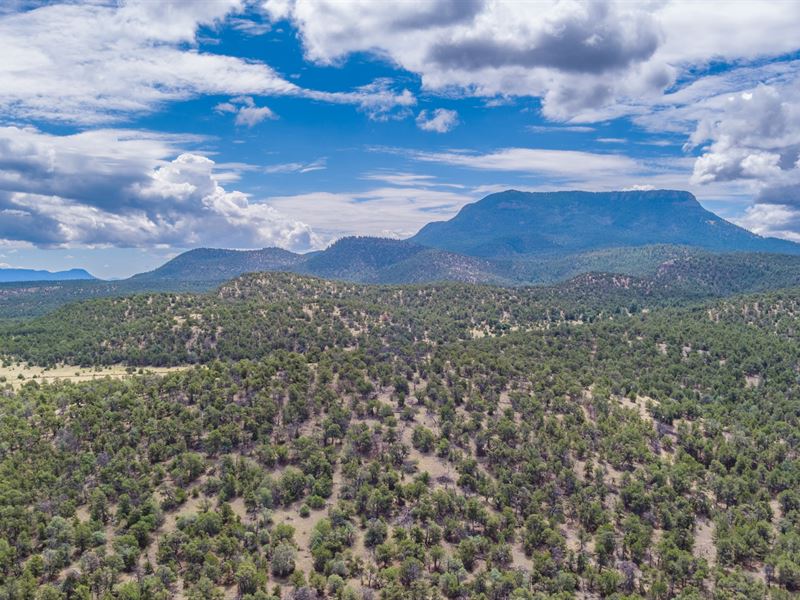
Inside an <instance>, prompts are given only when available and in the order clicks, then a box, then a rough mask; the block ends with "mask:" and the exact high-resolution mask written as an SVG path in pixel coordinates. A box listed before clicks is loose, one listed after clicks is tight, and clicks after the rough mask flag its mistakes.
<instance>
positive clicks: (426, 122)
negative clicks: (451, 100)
mask: <svg viewBox="0 0 800 600" xmlns="http://www.w3.org/2000/svg"><path fill="white" fill-rule="evenodd" d="M457 125H458V113H457V112H456V111H454V110H448V109H446V108H437V109H436V110H433V111H427V110H423V111H421V112H420V113H419V114H418V115H417V127H419V128H420V129H422V130H423V131H435V132H436V133H447V132H448V131H452V130H453V129H454V128H455V127H456V126H457Z"/></svg>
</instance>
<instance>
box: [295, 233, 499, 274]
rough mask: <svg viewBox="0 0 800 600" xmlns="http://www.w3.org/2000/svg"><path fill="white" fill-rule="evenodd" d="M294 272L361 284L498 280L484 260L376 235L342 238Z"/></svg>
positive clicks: (310, 257)
mask: <svg viewBox="0 0 800 600" xmlns="http://www.w3.org/2000/svg"><path fill="white" fill-rule="evenodd" d="M294 270H295V271H296V272H298V273H303V274H306V275H315V276H317V277H324V278H327V279H342V280H346V281H357V282H361V283H415V282H421V281H443V280H450V281H464V282H470V283H475V282H489V281H491V282H499V280H500V277H498V276H497V275H496V274H495V273H494V272H493V270H494V265H492V264H491V263H489V262H488V261H485V260H481V259H478V258H474V257H471V256H462V255H458V254H453V253H452V252H445V251H443V250H437V249H433V248H428V247H426V246H421V245H419V244H413V243H411V242H406V241H403V240H392V239H387V238H376V237H347V238H342V239H340V240H338V241H337V242H335V243H334V244H332V245H331V246H329V247H328V248H327V249H325V250H324V251H322V252H316V253H313V254H310V255H308V258H307V259H306V260H304V261H303V262H302V263H300V264H298V265H297V268H296V269H294Z"/></svg>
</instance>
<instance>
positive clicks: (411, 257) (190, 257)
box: [132, 190, 800, 284]
mask: <svg viewBox="0 0 800 600" xmlns="http://www.w3.org/2000/svg"><path fill="white" fill-rule="evenodd" d="M708 252H716V253H729V252H767V253H779V254H792V255H799V254H800V244H795V243H793V242H789V241H786V240H780V239H776V238H764V237H761V236H758V235H755V234H753V233H751V232H749V231H747V230H745V229H742V228H741V227H738V226H736V225H734V224H733V223H730V222H728V221H726V220H724V219H722V218H720V217H718V216H717V215H715V214H714V213H712V212H709V211H707V210H706V209H704V208H703V207H702V206H701V205H700V203H699V202H698V201H697V200H696V199H695V197H694V196H693V195H692V194H690V193H688V192H679V191H672V190H658V191H632V192H605V193H594V192H552V193H550V192H547V193H529V192H519V191H516V190H509V191H506V192H501V193H498V194H492V195H490V196H487V197H485V198H484V199H483V200H480V201H479V202H475V203H474V204H469V205H467V206H465V207H464V208H463V209H461V211H460V212H459V213H458V214H457V215H456V216H455V217H453V218H452V219H450V220H449V221H444V222H436V223H429V224H428V225H426V226H425V227H423V228H422V229H421V230H420V231H419V233H417V234H416V235H415V236H413V237H412V238H410V239H408V240H391V239H385V238H373V237H351V238H344V239H341V240H339V241H337V242H336V243H334V244H332V245H331V246H330V247H328V248H327V249H325V250H323V251H320V252H311V253H309V254H304V255H301V254H293V253H291V252H287V251H286V250H279V249H277V248H266V249H263V250H250V251H236V250H212V249H205V248H203V249H197V250H191V251H189V252H186V253H184V254H181V255H180V256H178V257H176V258H174V259H173V260H171V261H169V262H168V263H166V264H165V265H163V266H161V267H159V268H158V269H155V270H154V271H150V272H149V273H142V274H140V275H136V276H135V277H133V278H132V280H134V281H137V282H138V283H140V284H142V283H145V282H148V281H152V282H155V281H162V282H163V281H170V280H171V281H193V282H197V281H208V282H219V283H221V282H222V281H225V280H227V279H230V278H232V277H236V276H238V275H241V274H242V273H246V272H250V271H292V272H296V273H302V274H305V275H315V276H318V277H325V278H329V279H343V280H348V281H358V282H362V283H415V282H422V281H437V280H453V281H467V282H484V283H501V284H521V283H545V282H552V281H559V280H563V279H567V278H569V277H573V276H575V275H577V274H579V273H585V272H588V271H610V272H617V273H626V274H632V275H641V274H646V273H648V272H652V271H653V270H654V269H655V268H657V267H658V265H659V264H661V263H662V262H664V261H667V260H673V259H682V258H685V257H686V256H689V255H697V254H698V253H708Z"/></svg>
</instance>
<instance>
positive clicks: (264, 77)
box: [0, 0, 413, 125]
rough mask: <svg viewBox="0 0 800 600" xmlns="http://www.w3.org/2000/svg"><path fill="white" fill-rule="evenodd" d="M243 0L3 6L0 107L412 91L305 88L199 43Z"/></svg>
mask: <svg viewBox="0 0 800 600" xmlns="http://www.w3.org/2000/svg"><path fill="white" fill-rule="evenodd" d="M247 4H248V3H246V2H245V0H204V1H203V2H186V1H185V0H164V1H159V2H151V1H149V0H128V1H127V2H122V3H117V2H108V3H104V2H90V3H72V2H68V3H62V4H49V3H47V4H44V5H43V6H40V7H38V8H35V9H33V10H27V11H19V12H8V13H5V14H4V13H3V12H0V56H3V60H2V61H0V111H2V113H4V114H5V115H10V116H12V117H15V118H23V119H38V120H46V121H63V122H69V123H78V124H98V123H108V122H113V121H118V120H122V119H124V118H126V117H128V116H130V115H136V114H140V113H147V112H151V111H153V110H155V109H157V108H158V107H159V106H160V105H162V104H163V103H165V102H170V101H176V100H185V99H188V98H192V97H195V96H199V95H241V96H246V95H261V96H285V95H289V96H297V97H309V98H312V99H315V100H321V101H326V102H336V103H343V104H354V105H356V106H358V107H360V108H365V107H368V106H372V105H376V106H378V105H379V106H380V107H381V108H380V109H379V111H380V112H383V113H388V112H389V111H390V110H391V108H393V106H394V104H395V103H396V104H399V105H401V106H407V105H408V103H409V102H410V101H412V99H413V96H411V95H410V92H408V91H400V92H395V93H392V92H391V90H389V89H388V87H387V86H386V84H385V83H382V82H379V83H378V84H377V85H376V89H370V88H369V87H364V88H361V89H358V90H354V91H350V92H317V91H315V90H307V89H304V88H301V87H300V86H298V85H296V84H294V83H291V82H289V81H287V80H286V79H284V78H283V77H281V76H280V75H278V74H277V73H276V72H275V71H274V70H273V69H272V68H271V67H269V66H268V65H266V64H264V63H262V62H257V61H250V60H246V59H243V58H239V57H233V56H226V55H221V54H214V53H211V52H201V51H199V50H198V48H197V35H198V30H199V29H200V28H201V27H202V26H212V27H214V26H218V25H220V24H223V23H230V24H232V26H233V27H236V28H238V29H241V23H242V21H241V17H234V16H233V15H236V14H237V13H241V12H242V11H243V10H244V9H245V8H246V6H247ZM251 20H252V19H251ZM365 110H367V108H365ZM271 117H272V113H271V111H269V109H267V108H265V107H255V106H249V107H243V108H240V109H239V110H238V114H237V120H238V121H239V122H240V124H242V125H252V124H255V123H257V122H259V121H261V120H263V119H265V118H271Z"/></svg>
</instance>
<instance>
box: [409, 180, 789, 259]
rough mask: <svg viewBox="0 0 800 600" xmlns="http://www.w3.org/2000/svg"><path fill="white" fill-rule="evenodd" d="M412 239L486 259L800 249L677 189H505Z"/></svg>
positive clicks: (425, 228) (423, 229) (427, 226)
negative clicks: (666, 248) (675, 249)
mask: <svg viewBox="0 0 800 600" xmlns="http://www.w3.org/2000/svg"><path fill="white" fill-rule="evenodd" d="M409 241H411V242H415V243H417V244H422V245H424V246H430V247H434V248H440V249H442V250H449V251H450V252H458V253H462V254H467V255H470V256H479V257H483V258H497V257H513V256H531V255H539V256H540V255H547V254H563V253H565V252H566V253H576V252H586V251H591V250H597V249H600V248H615V247H625V246H644V245H651V244H673V245H686V246H693V247H698V248H704V249H706V250H711V251H715V252H741V251H749V252H775V253H785V254H800V244H795V243H793V242H789V241H786V240H779V239H776V238H764V237H761V236H758V235H756V234H754V233H751V232H749V231H747V230H745V229H742V228H741V227H738V226H736V225H734V224H733V223H730V222H728V221H726V220H725V219H722V218H721V217H718V216H717V215H715V214H714V213H712V212H709V211H707V210H706V209H704V208H703V207H702V206H701V205H700V203H699V202H698V201H697V199H696V198H695V197H694V196H693V195H692V194H690V193H689V192H681V191H674V190H654V191H630V192H581V191H571V192H520V191H516V190H508V191H505V192H500V193H497V194H491V195H489V196H486V197H485V198H483V199H482V200H480V201H478V202H475V203H473V204H468V205H467V206H465V207H464V208H462V209H461V211H460V212H459V213H458V214H457V215H456V216H455V217H453V218H452V219H450V220H449V221H442V222H434V223H429V224H428V225H426V226H425V227H423V228H422V229H421V230H420V231H419V232H418V233H417V234H416V235H415V236H413V237H412V238H410V240H409Z"/></svg>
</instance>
